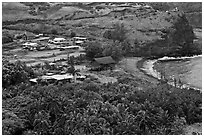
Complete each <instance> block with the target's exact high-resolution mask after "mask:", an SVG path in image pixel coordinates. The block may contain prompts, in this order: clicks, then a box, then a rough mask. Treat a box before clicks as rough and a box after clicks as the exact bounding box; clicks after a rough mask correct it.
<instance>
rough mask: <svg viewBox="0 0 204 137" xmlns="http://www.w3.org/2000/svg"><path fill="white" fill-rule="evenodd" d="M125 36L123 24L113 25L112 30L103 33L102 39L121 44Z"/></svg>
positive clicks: (125, 31)
mask: <svg viewBox="0 0 204 137" xmlns="http://www.w3.org/2000/svg"><path fill="white" fill-rule="evenodd" d="M126 34H127V30H126V28H125V26H124V24H119V23H117V24H115V26H114V30H113V31H111V30H107V31H105V32H104V34H103V37H104V38H108V39H112V40H113V41H114V42H115V41H119V42H123V41H124V40H125V39H126Z"/></svg>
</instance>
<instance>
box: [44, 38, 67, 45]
mask: <svg viewBox="0 0 204 137" xmlns="http://www.w3.org/2000/svg"><path fill="white" fill-rule="evenodd" d="M48 42H49V43H52V44H65V43H67V40H66V39H65V38H54V39H53V40H49V41H48Z"/></svg>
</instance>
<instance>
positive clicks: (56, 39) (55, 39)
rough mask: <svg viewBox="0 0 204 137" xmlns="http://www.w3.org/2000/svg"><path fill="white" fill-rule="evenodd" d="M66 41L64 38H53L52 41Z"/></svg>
mask: <svg viewBox="0 0 204 137" xmlns="http://www.w3.org/2000/svg"><path fill="white" fill-rule="evenodd" d="M60 40H66V39H65V38H54V41H60Z"/></svg>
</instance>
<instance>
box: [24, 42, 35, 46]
mask: <svg viewBox="0 0 204 137" xmlns="http://www.w3.org/2000/svg"><path fill="white" fill-rule="evenodd" d="M37 45H38V44H37V43H32V42H26V43H24V44H23V46H37Z"/></svg>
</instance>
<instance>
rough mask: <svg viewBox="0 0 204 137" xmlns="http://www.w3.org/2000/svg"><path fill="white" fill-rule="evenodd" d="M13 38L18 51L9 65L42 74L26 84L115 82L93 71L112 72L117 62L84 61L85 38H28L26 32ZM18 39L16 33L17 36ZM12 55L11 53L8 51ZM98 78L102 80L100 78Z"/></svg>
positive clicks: (108, 57) (41, 35) (45, 36)
mask: <svg viewBox="0 0 204 137" xmlns="http://www.w3.org/2000/svg"><path fill="white" fill-rule="evenodd" d="M20 36H21V37H20V38H19V39H16V40H15V42H17V43H18V45H19V46H18V48H17V49H14V50H19V51H21V52H25V53H26V54H24V55H21V54H19V52H16V53H17V54H14V55H13V56H12V59H10V61H9V62H11V63H14V62H16V61H21V62H23V63H25V64H26V65H27V66H29V67H32V69H34V70H35V71H36V72H42V73H40V74H39V76H38V77H36V78H31V79H30V80H29V82H30V83H31V84H32V85H35V84H42V85H44V84H46V85H48V84H58V83H66V82H69V83H70V82H77V83H80V82H82V81H84V80H86V79H90V78H92V79H95V80H96V79H101V80H99V82H100V81H101V82H102V83H108V82H116V81H117V79H115V78H113V77H105V76H98V75H97V74H96V73H95V74H94V73H92V72H93V71H101V70H112V69H113V68H114V65H115V64H116V61H115V60H113V58H112V57H111V56H106V57H101V58H94V61H91V62H90V61H87V60H86V58H85V55H86V53H85V48H86V47H84V44H85V43H86V42H87V41H89V40H88V38H86V37H84V36H74V37H72V38H65V37H60V36H56V37H53V36H51V37H49V36H48V35H46V34H38V35H35V36H33V37H29V36H27V34H26V32H25V33H24V34H20ZM16 37H19V34H18V35H17V36H16ZM9 52H12V51H9ZM100 77H101V78H100Z"/></svg>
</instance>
